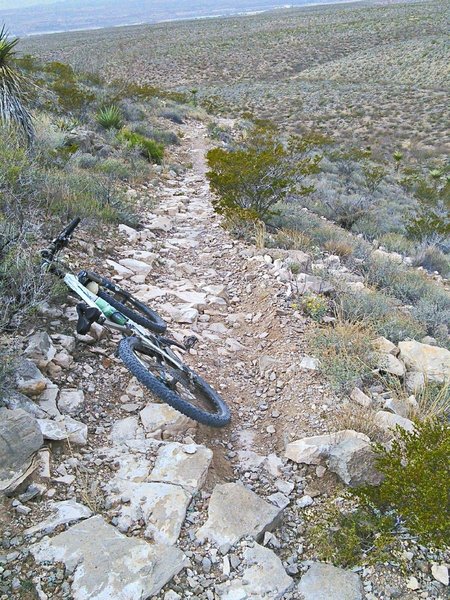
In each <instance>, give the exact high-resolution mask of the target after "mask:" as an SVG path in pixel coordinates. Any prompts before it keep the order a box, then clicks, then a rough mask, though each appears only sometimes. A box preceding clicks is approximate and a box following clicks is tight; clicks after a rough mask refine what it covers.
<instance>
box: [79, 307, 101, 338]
mask: <svg viewBox="0 0 450 600" xmlns="http://www.w3.org/2000/svg"><path fill="white" fill-rule="evenodd" d="M77 314H78V322H77V333H78V334H79V335H86V334H87V333H88V331H89V329H90V328H91V325H92V323H95V322H96V321H98V319H99V317H100V315H101V314H102V313H101V312H100V311H99V309H98V308H94V307H90V306H87V305H86V304H84V302H80V303H78V304H77Z"/></svg>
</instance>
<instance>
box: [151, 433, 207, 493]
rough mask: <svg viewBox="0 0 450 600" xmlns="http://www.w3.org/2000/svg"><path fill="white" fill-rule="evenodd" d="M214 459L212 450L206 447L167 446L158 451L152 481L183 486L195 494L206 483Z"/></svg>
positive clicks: (194, 445) (189, 445) (190, 445)
mask: <svg viewBox="0 0 450 600" xmlns="http://www.w3.org/2000/svg"><path fill="white" fill-rule="evenodd" d="M212 457H213V453H212V450H210V449H209V448H206V447H205V446H199V445H197V444H177V443H175V442H174V443H171V444H165V445H164V446H161V448H160V449H159V451H158V456H157V457H156V462H155V466H154V468H153V471H152V472H151V474H150V480H151V481H160V482H164V483H172V484H175V485H181V486H182V487H183V488H184V489H186V490H187V491H189V492H191V493H194V492H196V491H198V490H200V489H201V487H202V486H203V484H204V483H205V479H206V475H207V473H208V468H209V465H210V463H211V460H212Z"/></svg>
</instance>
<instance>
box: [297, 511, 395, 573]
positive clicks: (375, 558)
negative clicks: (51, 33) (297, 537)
mask: <svg viewBox="0 0 450 600" xmlns="http://www.w3.org/2000/svg"><path fill="white" fill-rule="evenodd" d="M394 526H395V521H394V518H393V517H391V516H383V517H380V516H379V515H378V514H377V513H376V512H375V511H374V510H372V509H371V507H369V506H364V507H356V508H353V509H351V510H347V511H343V510H339V508H337V507H336V506H330V505H329V506H327V508H326V509H325V511H324V512H323V513H321V514H320V516H318V515H314V517H313V518H311V524H310V525H309V526H308V525H307V538H308V540H309V543H310V545H311V546H312V547H313V549H314V552H315V554H316V556H317V558H318V559H319V560H321V561H325V562H331V563H333V564H334V565H339V566H341V567H353V566H355V565H361V564H375V563H378V562H384V561H386V560H388V559H389V558H390V552H389V551H390V548H391V546H393V545H394V543H395V539H394V536H393V533H392V532H393V530H394Z"/></svg>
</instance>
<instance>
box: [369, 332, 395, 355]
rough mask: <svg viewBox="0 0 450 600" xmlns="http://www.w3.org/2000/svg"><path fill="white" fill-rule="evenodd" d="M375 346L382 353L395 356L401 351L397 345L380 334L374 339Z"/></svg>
mask: <svg viewBox="0 0 450 600" xmlns="http://www.w3.org/2000/svg"><path fill="white" fill-rule="evenodd" d="M373 347H374V348H375V349H376V350H378V352H381V353H382V354H393V355H394V356H397V354H398V352H399V350H398V348H397V346H396V345H395V344H393V343H392V342H391V341H390V340H388V339H386V338H385V337H383V336H380V337H378V338H376V339H375V340H374V341H373Z"/></svg>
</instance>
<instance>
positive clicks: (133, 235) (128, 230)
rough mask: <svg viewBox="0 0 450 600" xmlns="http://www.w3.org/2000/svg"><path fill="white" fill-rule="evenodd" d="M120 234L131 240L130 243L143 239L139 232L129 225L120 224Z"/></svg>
mask: <svg viewBox="0 0 450 600" xmlns="http://www.w3.org/2000/svg"><path fill="white" fill-rule="evenodd" d="M119 233H123V234H124V235H125V236H126V237H127V238H128V239H129V241H130V242H136V241H137V240H139V239H140V237H141V234H140V233H139V231H136V229H133V228H132V227H128V225H125V224H123V223H120V225H119Z"/></svg>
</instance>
